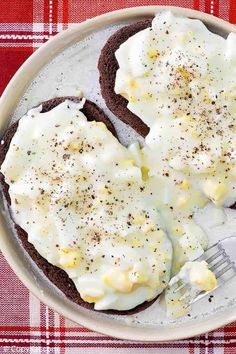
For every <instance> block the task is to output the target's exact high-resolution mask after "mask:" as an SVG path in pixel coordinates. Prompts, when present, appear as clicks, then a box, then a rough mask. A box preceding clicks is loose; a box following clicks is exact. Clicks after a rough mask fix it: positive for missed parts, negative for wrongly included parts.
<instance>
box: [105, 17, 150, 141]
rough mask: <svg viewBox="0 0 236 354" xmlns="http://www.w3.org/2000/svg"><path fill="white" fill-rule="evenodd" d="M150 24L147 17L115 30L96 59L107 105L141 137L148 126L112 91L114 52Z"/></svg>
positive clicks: (117, 66)
mask: <svg viewBox="0 0 236 354" xmlns="http://www.w3.org/2000/svg"><path fill="white" fill-rule="evenodd" d="M151 24H152V19H148V20H143V21H139V22H136V23H133V24H131V25H128V26H125V27H122V28H121V29H120V30H118V31H116V32H115V33H114V34H113V35H112V36H111V37H110V38H109V39H108V41H107V43H106V44H105V46H104V47H103V48H102V51H101V54H100V58H99V61H98V70H99V75H100V77H99V82H100V87H101V93H102V97H103V98H104V100H105V103H106V105H107V107H108V108H109V109H110V110H111V111H112V113H114V114H115V115H116V116H117V117H118V118H119V119H120V120H122V121H123V122H124V123H126V124H128V125H129V126H131V127H132V128H133V129H134V130H136V132H137V133H139V134H140V135H142V136H143V137H145V136H146V135H147V134H148V132H149V128H148V126H147V125H146V124H145V123H144V122H143V121H142V120H141V119H140V118H139V117H138V116H136V115H135V114H134V113H132V112H131V111H130V110H129V109H128V108H127V104H128V101H127V100H126V99H125V98H124V97H123V96H121V95H118V94H116V93H115V91H114V87H115V79H116V72H117V70H118V69H119V65H118V62H117V60H116V57H115V52H116V51H117V49H118V48H119V47H120V45H121V44H122V43H124V42H125V41H127V39H128V38H129V37H131V36H133V35H134V34H136V33H137V32H139V31H142V30H144V29H145V28H147V27H151Z"/></svg>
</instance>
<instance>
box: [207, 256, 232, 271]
mask: <svg viewBox="0 0 236 354" xmlns="http://www.w3.org/2000/svg"><path fill="white" fill-rule="evenodd" d="M226 262H230V260H229V257H228V256H226V257H223V258H222V259H221V260H220V261H218V262H216V263H215V264H212V265H211V266H210V267H209V269H210V270H212V271H215V270H216V269H217V268H219V267H220V266H221V265H223V264H224V263H226Z"/></svg>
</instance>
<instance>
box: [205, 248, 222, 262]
mask: <svg viewBox="0 0 236 354" xmlns="http://www.w3.org/2000/svg"><path fill="white" fill-rule="evenodd" d="M212 247H213V246H212ZM223 253H225V251H224V250H223V249H221V250H219V251H218V252H216V253H215V254H213V255H212V256H211V257H209V258H207V259H206V262H207V263H208V264H209V263H211V262H213V261H214V260H215V259H216V258H218V257H219V256H221V255H222V254H223Z"/></svg>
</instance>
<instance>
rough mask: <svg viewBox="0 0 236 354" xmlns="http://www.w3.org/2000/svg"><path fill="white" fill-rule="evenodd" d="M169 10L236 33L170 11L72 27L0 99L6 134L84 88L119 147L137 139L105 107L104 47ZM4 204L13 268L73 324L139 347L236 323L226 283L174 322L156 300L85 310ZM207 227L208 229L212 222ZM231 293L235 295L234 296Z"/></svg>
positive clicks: (2, 226) (0, 221) (122, 13)
mask: <svg viewBox="0 0 236 354" xmlns="http://www.w3.org/2000/svg"><path fill="white" fill-rule="evenodd" d="M165 10H171V11H172V12H174V13H175V14H177V15H181V16H187V17H191V18H198V19H200V20H202V21H203V22H204V23H205V24H206V25H207V26H208V27H209V29H210V30H212V31H213V32H216V33H218V34H221V35H223V36H227V34H228V33H229V32H236V30H235V26H233V25H231V24H229V23H227V22H225V21H223V20H220V19H218V18H215V17H213V16H210V15H207V14H204V13H201V12H198V11H193V10H189V9H183V8H177V7H164V6H145V7H137V8H130V9H125V10H119V11H115V12H111V13H108V14H105V15H102V16H98V17H95V18H93V19H91V20H88V21H86V22H83V23H81V24H77V25H73V26H72V27H71V28H70V29H68V30H67V31H64V32H62V33H60V34H58V35H56V36H55V37H53V38H52V39H50V40H49V41H48V42H47V43H45V44H44V45H43V46H42V47H41V48H40V49H38V50H37V51H36V52H35V53H34V54H33V55H32V56H31V57H30V58H29V59H28V60H27V61H26V62H25V63H24V64H23V65H22V67H21V68H20V69H19V70H18V72H17V73H16V74H15V76H14V77H13V78H12V80H11V81H10V83H9V84H8V86H7V88H6V90H5V91H4V93H3V95H2V97H1V100H0V112H1V117H0V128H1V129H3V128H4V127H5V126H6V125H7V124H8V123H9V122H10V121H12V120H14V119H16V118H19V117H20V116H22V115H23V114H24V113H25V111H27V110H28V109H29V108H31V107H32V106H34V105H35V104H38V103H39V102H41V101H43V100H46V99H49V98H51V97H55V96H62V95H76V94H77V95H78V93H79V91H80V90H82V91H83V92H84V94H85V97H87V98H88V99H91V100H93V101H95V102H97V103H98V104H99V105H100V106H101V107H102V108H104V110H105V112H106V113H107V114H108V116H109V117H110V118H111V119H112V121H113V122H114V124H115V126H116V128H117V130H118V135H119V137H120V140H121V141H123V142H126V143H127V141H130V140H133V139H134V138H137V135H136V134H135V133H134V132H133V131H132V129H129V128H127V127H126V126H125V125H124V124H123V123H122V122H120V121H118V119H116V118H115V117H114V116H113V115H112V114H111V113H110V112H109V111H108V110H107V108H106V107H105V104H104V102H103V100H102V98H101V96H100V93H99V84H98V72H97V60H98V57H99V53H100V50H101V48H102V46H103V45H104V43H105V42H106V40H107V38H108V37H109V36H110V35H111V34H112V33H113V32H114V31H115V30H116V29H117V28H119V27H121V26H123V25H124V24H126V23H132V22H134V21H138V20H140V19H144V18H147V17H151V16H154V15H155V14H156V13H157V12H160V11H165ZM3 204H4V203H3V202H2V205H1V207H2V208H1V209H2V210H1V215H0V234H1V238H0V248H1V250H2V252H3V254H4V256H5V257H6V259H7V261H8V263H9V264H10V266H11V267H12V269H13V270H14V271H15V273H16V274H17V276H18V277H19V278H20V279H21V281H22V282H23V283H24V284H25V286H26V287H27V288H28V289H29V290H30V291H31V292H32V293H33V294H34V295H35V296H37V297H38V298H39V299H40V300H41V301H42V302H43V303H45V304H46V305H48V306H49V307H51V308H53V309H54V310H55V311H57V312H58V313H60V314H62V315H63V316H65V317H67V318H69V319H70V320H73V321H75V322H77V323H79V324H81V325H84V326H86V327H88V328H90V329H92V330H95V331H100V332H102V333H105V334H108V335H111V336H114V337H118V338H123V339H128V340H139V341H167V340H175V339H181V338H187V337H192V336H195V335H198V334H201V333H204V332H207V331H210V330H213V329H215V328H217V327H220V326H223V325H225V324H227V323H229V322H232V321H234V320H236V299H235V296H234V297H233V294H234V293H235V283H233V284H227V286H226V287H225V288H224V291H218V293H217V292H216V294H215V295H214V297H215V301H213V304H212V303H209V302H208V301H207V300H203V301H202V302H201V304H200V305H197V306H196V307H194V309H193V312H192V314H191V317H186V318H183V319H180V320H175V321H174V320H169V319H167V318H165V313H164V310H162V308H161V306H159V304H158V302H156V303H155V304H154V305H152V306H151V307H149V308H148V309H147V310H145V311H143V312H141V313H139V314H137V315H132V316H123V315H122V316H109V315H104V314H100V313H97V312H94V311H88V310H86V309H84V308H81V307H79V306H77V305H76V304H74V303H72V302H71V301H69V300H68V299H66V298H65V297H64V296H63V295H62V294H61V293H60V292H59V291H58V290H57V289H56V288H55V287H54V286H53V285H52V284H51V283H50V282H49V281H48V280H47V279H46V278H45V277H44V276H43V274H42V273H41V272H40V271H39V269H38V268H37V267H35V266H34V264H33V262H32V261H31V260H30V259H29V257H28V256H27V255H26V254H25V253H24V250H23V248H22V246H21V244H20V243H19V242H18V240H17V237H16V235H15V234H14V231H13V227H12V224H11V222H10V220H9V217H8V215H7V213H6V212H5V211H4V205H3ZM227 214H228V218H229V220H230V222H229V225H228V226H227V225H226V227H228V232H230V226H232V225H233V222H234V225H235V212H233V211H228V212H227ZM203 223H204V221H203ZM205 227H206V229H207V224H206V225H205ZM224 230H225V229H224ZM209 233H210V231H209V230H208V234H209ZM211 234H214V240H216V239H217V238H220V237H222V234H224V235H225V233H223V232H222V229H220V228H218V229H217V230H214V232H212V230H211ZM210 241H212V240H211V238H210ZM228 294H232V297H230V296H231V295H230V296H229V295H228Z"/></svg>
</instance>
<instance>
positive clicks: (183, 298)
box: [179, 289, 191, 301]
mask: <svg viewBox="0 0 236 354" xmlns="http://www.w3.org/2000/svg"><path fill="white" fill-rule="evenodd" d="M189 290H190V289H189ZM189 290H187V291H186V292H185V293H184V294H183V295H182V296H180V298H179V301H183V300H186V299H187V298H188V297H189V296H191V292H190V291H189Z"/></svg>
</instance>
